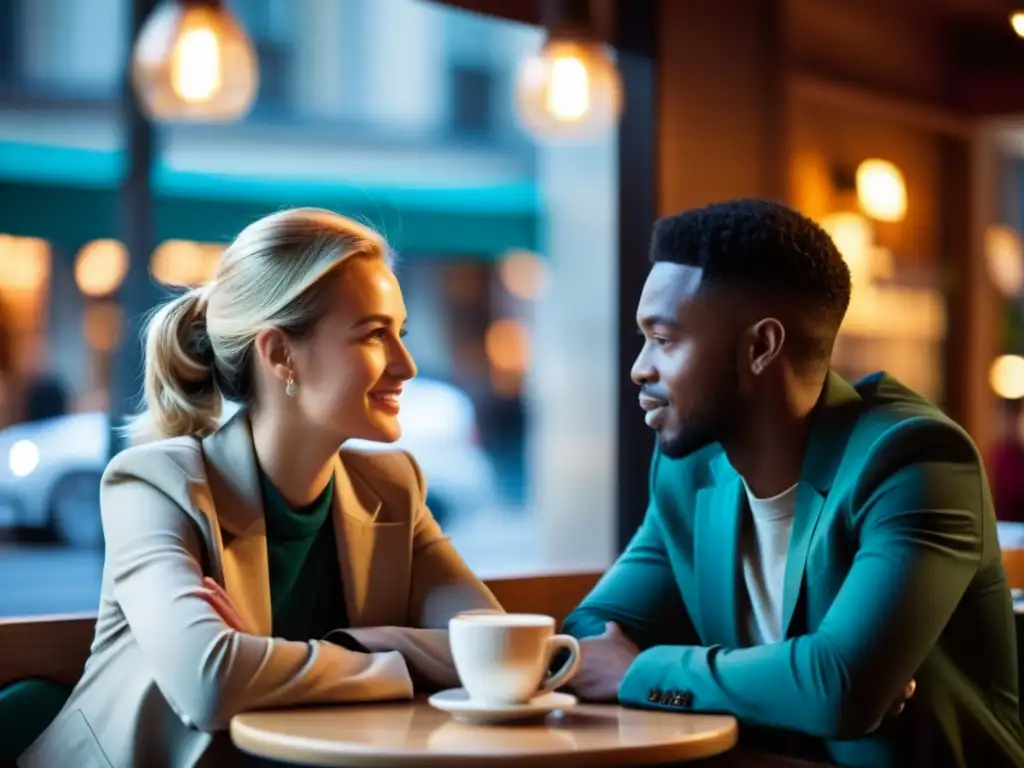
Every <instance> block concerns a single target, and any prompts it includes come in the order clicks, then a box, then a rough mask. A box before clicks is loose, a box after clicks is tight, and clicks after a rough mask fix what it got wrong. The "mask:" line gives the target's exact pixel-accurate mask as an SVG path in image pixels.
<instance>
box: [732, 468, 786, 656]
mask: <svg viewBox="0 0 1024 768" xmlns="http://www.w3.org/2000/svg"><path fill="white" fill-rule="evenodd" d="M744 487H746V484H744ZM796 489H797V486H796V485H793V486H792V487H791V488H787V489H786V490H785V491H783V492H782V493H780V494H778V495H777V496H772V497H770V498H767V499H759V498H757V497H756V496H754V494H752V493H751V492H750V489H749V488H747V489H746V490H747V502H748V504H749V505H750V512H751V519H750V520H746V521H744V525H743V534H742V538H741V540H740V552H741V555H742V558H743V580H744V582H745V584H746V588H747V596H748V598H749V599H748V601H747V612H746V615H745V616H744V617H743V618H744V622H743V628H744V629H745V630H746V636H747V640H748V641H749V642H750V643H751V644H753V645H763V644H766V643H778V642H781V641H782V639H783V636H782V633H783V628H782V587H783V582H784V580H785V577H786V553H787V552H788V551H789V537H790V534H791V533H792V530H793V515H794V514H795V512H796Z"/></svg>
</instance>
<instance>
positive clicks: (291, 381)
mask: <svg viewBox="0 0 1024 768" xmlns="http://www.w3.org/2000/svg"><path fill="white" fill-rule="evenodd" d="M298 392H299V385H298V384H296V383H295V377H294V376H293V375H292V374H290V373H289V374H288V381H287V382H285V385H284V393H285V394H286V395H288V397H295V395H297V394H298Z"/></svg>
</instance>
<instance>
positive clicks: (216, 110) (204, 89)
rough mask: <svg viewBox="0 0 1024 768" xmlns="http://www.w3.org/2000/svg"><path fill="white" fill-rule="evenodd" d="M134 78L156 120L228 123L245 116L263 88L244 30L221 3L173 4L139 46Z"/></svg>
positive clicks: (152, 21) (152, 22)
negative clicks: (260, 85)
mask: <svg viewBox="0 0 1024 768" xmlns="http://www.w3.org/2000/svg"><path fill="white" fill-rule="evenodd" d="M132 79H133V83H134V86H135V91H136V94H137V95H138V98H139V101H140V103H141V105H142V108H143V110H144V111H145V112H146V113H147V114H149V116H150V117H152V118H154V119H157V120H167V121H183V122H224V121H229V120H238V119H240V118H242V117H244V116H245V115H246V114H247V113H248V111H249V109H250V108H251V107H252V103H253V100H254V99H255V97H256V91H257V90H258V88H259V69H258V65H257V61H256V53H255V51H254V50H253V46H252V42H250V40H249V37H248V35H246V33H245V29H244V28H243V27H242V25H241V24H240V23H239V22H238V20H237V19H236V18H235V17H234V16H233V15H232V13H231V11H230V10H229V9H228V8H227V6H226V5H225V4H224V3H223V2H219V1H218V0H168V1H167V2H163V3H161V4H160V5H159V6H157V8H156V9H155V10H154V11H153V13H152V14H151V15H150V16H149V18H148V19H146V23H145V25H144V26H143V28H142V31H141V32H140V33H139V39H138V40H137V41H136V42H135V50H134V52H133V55H132Z"/></svg>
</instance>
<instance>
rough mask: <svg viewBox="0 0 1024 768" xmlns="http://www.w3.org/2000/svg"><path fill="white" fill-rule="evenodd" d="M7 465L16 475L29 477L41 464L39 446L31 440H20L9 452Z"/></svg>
mask: <svg viewBox="0 0 1024 768" xmlns="http://www.w3.org/2000/svg"><path fill="white" fill-rule="evenodd" d="M7 466H8V467H9V468H10V470H11V474H12V475H14V476H15V477H28V476H29V475H31V474H32V473H33V472H35V471H36V467H38V466H39V448H38V446H36V444H35V443H33V442H32V441H31V440H19V441H18V442H16V443H15V444H14V445H12V446H11V448H10V450H9V451H8V452H7Z"/></svg>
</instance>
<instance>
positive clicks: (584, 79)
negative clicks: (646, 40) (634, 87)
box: [516, 0, 622, 139]
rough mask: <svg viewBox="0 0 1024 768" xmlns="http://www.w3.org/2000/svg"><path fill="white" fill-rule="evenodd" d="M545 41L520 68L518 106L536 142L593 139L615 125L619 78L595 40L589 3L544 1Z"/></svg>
mask: <svg viewBox="0 0 1024 768" xmlns="http://www.w3.org/2000/svg"><path fill="white" fill-rule="evenodd" d="M544 9H545V17H546V18H545V27H547V30H548V36H547V39H546V40H545V41H544V44H543V46H541V49H540V51H539V52H538V53H537V54H535V55H533V56H528V57H527V58H526V59H524V60H523V62H522V63H521V64H520V66H519V72H518V75H517V78H516V106H517V108H518V113H519V119H520V121H521V122H522V124H523V126H524V127H525V128H526V129H527V130H528V131H529V132H530V133H532V134H533V135H534V136H535V137H536V138H538V139H594V138H599V137H601V136H603V135H605V134H606V133H607V132H608V131H609V130H610V129H611V128H612V127H614V126H615V125H616V124H617V123H618V119H619V115H620V113H621V112H622V78H621V77H620V75H619V70H618V68H617V67H616V66H615V63H614V62H613V61H612V60H611V57H610V56H609V54H608V52H607V50H606V49H605V46H604V44H603V43H602V42H601V40H600V39H599V37H598V36H597V34H596V32H595V28H594V19H593V15H592V14H591V10H590V3H589V1H588V0H547V2H546V3H545V6H544Z"/></svg>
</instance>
